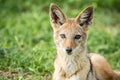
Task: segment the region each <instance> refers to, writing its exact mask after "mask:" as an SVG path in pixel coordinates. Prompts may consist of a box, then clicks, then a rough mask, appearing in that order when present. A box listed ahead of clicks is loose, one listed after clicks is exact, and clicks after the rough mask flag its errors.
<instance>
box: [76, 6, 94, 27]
mask: <svg viewBox="0 0 120 80" xmlns="http://www.w3.org/2000/svg"><path fill="white" fill-rule="evenodd" d="M92 18H93V7H92V6H89V7H88V8H86V9H84V10H83V11H82V12H81V13H80V14H79V15H78V16H77V18H76V20H77V22H78V23H79V25H80V26H81V27H82V26H83V27H84V26H85V27H86V28H88V26H89V25H90V24H91V23H92Z"/></svg>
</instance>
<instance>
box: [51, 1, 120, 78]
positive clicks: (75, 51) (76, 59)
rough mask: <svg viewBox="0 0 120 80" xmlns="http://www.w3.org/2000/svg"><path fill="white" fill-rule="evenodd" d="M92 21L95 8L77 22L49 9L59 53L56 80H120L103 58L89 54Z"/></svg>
mask: <svg viewBox="0 0 120 80" xmlns="http://www.w3.org/2000/svg"><path fill="white" fill-rule="evenodd" d="M92 19H93V7H92V6H89V7H87V8H86V9H84V10H83V11H82V12H81V13H80V14H79V15H78V16H77V17H76V18H68V17H67V16H66V15H65V14H64V13H63V11H62V10H61V9H60V8H59V7H58V6H57V5H56V4H54V3H52V4H51V5H50V22H51V26H52V28H53V31H54V42H55V44H56V49H57V57H56V59H55V62H54V67H55V71H54V74H53V80H120V73H119V72H117V71H116V72H115V71H113V70H112V69H111V67H110V65H109V64H108V62H107V61H106V59H105V58H104V57H103V56H101V55H99V54H94V53H87V51H86V42H87V35H88V29H89V26H90V24H91V23H92Z"/></svg>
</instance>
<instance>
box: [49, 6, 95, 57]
mask: <svg viewBox="0 0 120 80" xmlns="http://www.w3.org/2000/svg"><path fill="white" fill-rule="evenodd" d="M92 16H93V8H92V7H91V6H90V7H88V8H86V9H85V10H83V11H82V12H81V13H80V14H79V15H78V16H77V17H76V18H67V16H66V15H65V14H64V13H63V12H62V10H61V9H60V8H59V7H58V6H56V5H55V4H51V5H50V21H51V25H52V28H53V30H54V41H55V44H56V46H57V51H58V52H59V53H61V54H67V55H72V54H79V53H80V52H81V51H84V50H85V47H86V40H87V30H88V28H89V27H88V26H89V25H90V24H91V20H92Z"/></svg>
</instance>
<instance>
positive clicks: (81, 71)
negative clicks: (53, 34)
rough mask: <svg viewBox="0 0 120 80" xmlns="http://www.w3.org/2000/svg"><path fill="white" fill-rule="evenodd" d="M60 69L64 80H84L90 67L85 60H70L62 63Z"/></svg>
mask: <svg viewBox="0 0 120 80" xmlns="http://www.w3.org/2000/svg"><path fill="white" fill-rule="evenodd" d="M62 69H63V70H64V73H65V77H66V80H86V77H87V75H86V74H87V73H88V72H89V69H90V67H89V63H88V61H87V60H86V59H85V60H84V59H82V60H80V59H76V58H73V59H72V58H70V59H65V61H64V62H62Z"/></svg>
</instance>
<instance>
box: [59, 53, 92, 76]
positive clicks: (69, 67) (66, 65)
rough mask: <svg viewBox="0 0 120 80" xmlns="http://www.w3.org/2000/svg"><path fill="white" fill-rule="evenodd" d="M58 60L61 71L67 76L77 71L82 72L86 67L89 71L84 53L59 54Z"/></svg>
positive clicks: (87, 60)
mask: <svg viewBox="0 0 120 80" xmlns="http://www.w3.org/2000/svg"><path fill="white" fill-rule="evenodd" d="M58 58H59V60H60V64H61V67H62V69H64V70H65V72H66V73H68V74H69V75H72V74H74V73H75V72H76V71H78V70H79V71H82V70H84V68H85V69H86V67H87V69H88V70H89V68H88V67H89V65H90V63H89V59H88V56H87V53H86V51H83V52H81V53H78V54H73V55H60V53H58ZM87 69H86V70H87Z"/></svg>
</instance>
